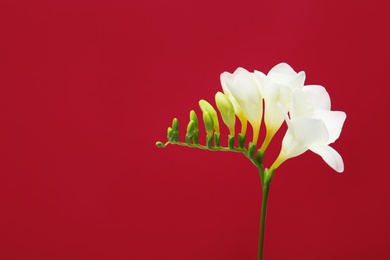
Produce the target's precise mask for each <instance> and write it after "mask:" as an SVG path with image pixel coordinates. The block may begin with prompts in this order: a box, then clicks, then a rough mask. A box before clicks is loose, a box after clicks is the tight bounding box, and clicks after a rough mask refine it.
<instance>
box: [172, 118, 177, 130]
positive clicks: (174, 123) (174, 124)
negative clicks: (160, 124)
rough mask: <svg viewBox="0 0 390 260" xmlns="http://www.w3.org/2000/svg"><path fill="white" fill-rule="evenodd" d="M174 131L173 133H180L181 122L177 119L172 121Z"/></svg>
mask: <svg viewBox="0 0 390 260" xmlns="http://www.w3.org/2000/svg"><path fill="white" fill-rule="evenodd" d="M172 129H173V131H175V132H178V131H179V120H177V118H174V119H173V120H172Z"/></svg>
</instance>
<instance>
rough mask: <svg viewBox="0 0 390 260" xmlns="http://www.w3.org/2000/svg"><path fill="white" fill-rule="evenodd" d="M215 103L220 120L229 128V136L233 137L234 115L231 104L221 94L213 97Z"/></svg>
mask: <svg viewBox="0 0 390 260" xmlns="http://www.w3.org/2000/svg"><path fill="white" fill-rule="evenodd" d="M215 103H216V104H217V107H218V110H219V112H221V116H222V120H223V122H224V123H225V125H226V126H227V127H228V128H229V131H230V135H232V136H234V126H235V124H236V115H235V114H234V107H233V104H232V102H230V100H229V99H228V98H227V97H226V96H225V95H224V94H223V93H221V92H218V93H217V94H216V95H215Z"/></svg>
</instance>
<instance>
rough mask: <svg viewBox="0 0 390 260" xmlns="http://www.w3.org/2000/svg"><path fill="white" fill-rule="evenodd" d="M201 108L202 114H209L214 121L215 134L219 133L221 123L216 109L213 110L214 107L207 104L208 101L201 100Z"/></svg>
mask: <svg viewBox="0 0 390 260" xmlns="http://www.w3.org/2000/svg"><path fill="white" fill-rule="evenodd" d="M199 107H200V109H201V110H202V112H203V113H204V112H207V113H209V114H210V116H211V118H212V119H213V122H214V123H213V125H214V130H215V132H217V133H219V122H218V115H217V111H215V109H214V108H213V106H212V105H210V103H209V102H207V101H206V100H203V99H202V100H200V101H199Z"/></svg>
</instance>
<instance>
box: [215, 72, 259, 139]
mask: <svg viewBox="0 0 390 260" xmlns="http://www.w3.org/2000/svg"><path fill="white" fill-rule="evenodd" d="M221 84H222V88H223V90H224V92H225V95H227V97H228V98H229V99H230V101H231V102H232V104H233V106H234V109H235V113H236V114H237V116H238V117H239V118H240V116H241V115H240V113H241V111H242V113H243V114H244V116H245V118H246V119H247V120H248V121H249V123H250V124H251V125H252V128H253V140H252V143H254V144H256V143H257V139H258V136H259V131H260V124H261V119H262V116H263V103H262V102H263V98H262V96H261V92H260V86H259V83H258V81H257V79H256V77H255V76H254V74H253V73H250V72H249V71H247V70H245V69H243V68H238V69H236V70H235V71H234V73H233V74H230V73H228V72H224V73H222V74H221ZM226 90H227V91H226ZM237 105H238V106H237ZM236 109H237V110H236ZM240 120H241V118H240ZM241 121H242V120H241Z"/></svg>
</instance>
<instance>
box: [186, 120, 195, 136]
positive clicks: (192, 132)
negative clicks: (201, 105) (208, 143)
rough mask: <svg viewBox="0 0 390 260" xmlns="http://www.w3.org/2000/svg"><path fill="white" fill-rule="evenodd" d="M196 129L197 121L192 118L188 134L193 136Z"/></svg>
mask: <svg viewBox="0 0 390 260" xmlns="http://www.w3.org/2000/svg"><path fill="white" fill-rule="evenodd" d="M195 130H196V128H195V122H194V121H193V120H191V121H190V122H189V123H188V126H187V136H188V137H189V138H191V137H192V136H193V135H194V133H195Z"/></svg>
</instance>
